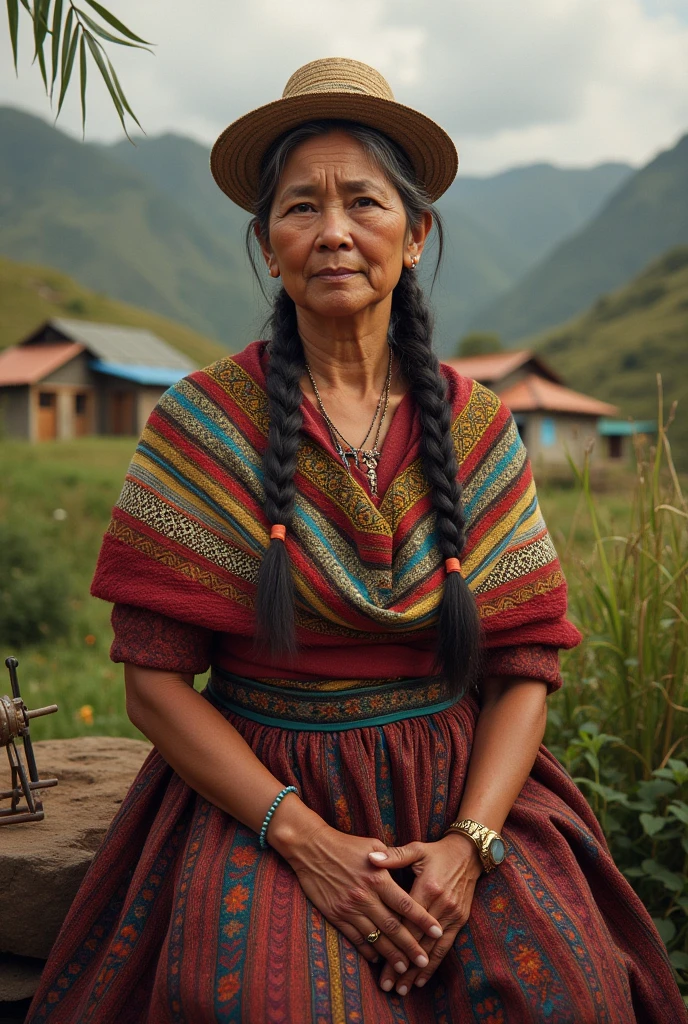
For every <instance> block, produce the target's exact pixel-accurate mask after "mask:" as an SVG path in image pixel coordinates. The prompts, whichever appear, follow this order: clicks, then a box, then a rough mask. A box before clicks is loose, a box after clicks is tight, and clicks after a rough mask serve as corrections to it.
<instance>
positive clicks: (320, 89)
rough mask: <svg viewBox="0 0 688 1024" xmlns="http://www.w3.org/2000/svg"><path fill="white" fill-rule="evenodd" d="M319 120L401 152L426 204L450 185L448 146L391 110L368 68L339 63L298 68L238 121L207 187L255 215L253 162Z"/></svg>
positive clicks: (401, 111) (430, 129)
mask: <svg viewBox="0 0 688 1024" xmlns="http://www.w3.org/2000/svg"><path fill="white" fill-rule="evenodd" d="M320 118H336V119H337V120H344V121H355V122H357V123H358V124H364V125H369V126H370V127H371V128H377V129H379V130H380V131H382V132H384V133H385V135H388V136H389V137H390V138H391V139H393V140H394V142H396V143H398V144H399V145H400V146H401V147H402V149H403V150H404V151H405V152H406V153H407V155H408V157H409V159H410V160H411V163H412V164H413V166H414V168H415V171H416V174H417V175H418V179H419V181H420V182H421V183H422V184H423V185H424V187H425V190H426V192H427V194H428V195H429V197H430V199H431V200H432V201H433V202H434V201H435V200H436V199H438V198H439V197H440V196H441V195H442V193H443V192H445V191H446V190H447V189H448V188H449V186H450V185H451V183H452V181H453V180H454V177H455V175H456V171H457V168H458V164H459V158H458V156H457V153H456V148H455V146H454V143H453V142H452V140H451V139H450V138H449V136H448V135H447V133H446V132H445V131H444V130H443V129H442V128H440V126H439V125H437V124H435V122H434V121H431V120H430V118H429V117H426V116H425V114H421V113H419V112H418V111H417V110H413V108H412V107H406V106H404V105H403V104H402V103H397V102H396V100H395V99H394V94H393V93H392V90H391V89H390V87H389V85H388V84H387V82H386V81H385V79H384V78H383V77H382V75H381V74H380V73H379V71H376V70H375V68H371V67H368V65H367V64H361V63H360V61H357V60H349V59H348V58H346V57H325V58H323V59H322V60H314V61H312V62H311V63H310V64H304V66H303V67H302V68H299V69H298V71H295V72H294V74H293V75H292V76H291V78H290V79H289V81H288V82H287V84H286V85H285V87H284V92H283V93H282V99H281V100H274V101H273V102H272V103H266V104H265V106H262V107H258V108H257V109H256V110H252V111H250V112H249V113H248V114H244V116H243V117H240V118H239V120H238V121H234V122H233V123H232V124H230V126H229V127H228V128H225V130H224V131H223V132H222V134H221V135H220V137H219V138H218V139H217V141H216V143H215V145H214V146H213V149H212V152H211V154H210V169H211V171H212V173H213V177H214V178H215V181H216V182H217V184H218V185H219V186H220V188H221V189H222V191H223V192H225V193H226V194H227V195H228V196H229V198H230V199H233V200H234V202H235V203H237V204H238V205H239V206H241V207H243V209H244V210H249V211H250V212H251V213H253V212H254V211H255V200H256V192H257V189H258V176H259V173H260V163H261V160H262V158H263V156H264V154H265V152H266V150H267V149H268V147H269V146H270V145H271V143H273V142H274V141H275V139H277V138H278V137H279V136H280V135H282V134H283V133H284V132H286V131H288V130H289V129H290V128H295V127H296V126H297V125H299V124H303V123H304V121H311V120H315V119H320Z"/></svg>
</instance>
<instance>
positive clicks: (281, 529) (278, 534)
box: [270, 523, 287, 543]
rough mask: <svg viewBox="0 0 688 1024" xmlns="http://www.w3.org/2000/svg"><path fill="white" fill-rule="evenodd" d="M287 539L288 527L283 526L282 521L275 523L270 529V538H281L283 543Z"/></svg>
mask: <svg viewBox="0 0 688 1024" xmlns="http://www.w3.org/2000/svg"><path fill="white" fill-rule="evenodd" d="M286 539H287V528H286V526H282V524H281V523H275V525H274V526H273V527H272V529H271V530H270V540H281V541H282V543H284V541H285V540H286Z"/></svg>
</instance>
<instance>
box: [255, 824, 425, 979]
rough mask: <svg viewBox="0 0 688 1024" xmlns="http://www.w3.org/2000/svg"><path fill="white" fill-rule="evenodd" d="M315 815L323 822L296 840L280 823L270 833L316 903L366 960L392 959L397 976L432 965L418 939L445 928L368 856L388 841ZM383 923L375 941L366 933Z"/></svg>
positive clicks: (391, 967) (390, 967)
mask: <svg viewBox="0 0 688 1024" xmlns="http://www.w3.org/2000/svg"><path fill="white" fill-rule="evenodd" d="M313 817H314V818H315V819H317V823H315V822H314V824H313V827H312V828H311V829H308V830H307V832H304V831H301V834H300V835H299V836H298V838H297V839H296V840H295V841H294V840H292V841H291V842H285V841H284V839H280V838H278V830H277V829H275V831H274V833H273V835H272V837H271V839H270V842H271V845H273V846H275V848H276V849H277V850H278V852H280V853H281V854H282V855H283V856H284V857H285V858H286V860H287V861H288V862H289V864H290V865H291V867H292V868H293V869H294V871H295V872H296V876H297V878H298V880H299V883H300V884H301V888H302V889H303V891H304V892H305V894H306V896H307V897H308V899H309V900H310V901H311V903H313V904H314V905H315V906H316V907H317V908H318V910H320V912H321V913H322V914H323V915H324V916H325V917H326V918H327V920H328V921H329V922H330V923H331V924H333V925H334V926H335V927H336V928H338V929H339V931H341V932H342V933H343V934H344V935H345V936H346V937H347V938H348V939H349V940H350V941H351V942H352V943H353V944H354V945H355V946H356V947H357V949H358V950H359V952H360V953H361V954H362V955H363V956H364V957H365V958H366V960H370V961H371V962H373V963H374V962H375V961H376V960H377V959H378V958H379V957H383V958H384V959H386V960H387V961H388V963H387V965H386V969H387V970H389V973H390V975H391V976H396V977H398V976H399V974H403V973H404V972H406V971H407V969H408V967H409V965H414V967H415V966H418V967H424V966H427V965H428V962H429V961H428V956H427V954H426V952H425V950H424V949H423V948H422V946H421V944H420V942H419V941H418V940H419V938H420V939H422V938H423V937H425V938H427V939H428V940H429V942H430V944H431V945H432V944H433V943H434V942H436V941H437V938H438V937H440V936H441V934H442V929H441V928H440V926H439V923H438V921H437V920H436V919H435V918H434V917H433V916H432V915H431V914H429V913H428V911H427V910H426V909H425V908H424V907H422V906H421V905H420V904H419V903H417V902H416V900H415V899H413V898H412V897H411V896H410V895H409V893H407V892H406V891H405V890H404V889H402V888H401V886H399V885H397V883H396V882H395V881H394V880H393V879H392V877H391V876H390V874H389V872H388V871H386V870H384V868H380V867H377V866H375V865H374V862H373V861H371V860H369V859H368V854H369V853H370V852H371V851H375V850H377V851H379V852H384V853H385V854H386V853H387V847H386V846H385V844H384V843H382V842H380V841H379V840H378V839H366V838H365V837H361V836H352V835H348V834H347V833H344V832H338V831H337V830H336V829H334V828H331V827H330V826H329V825H327V824H326V823H325V822H323V820H322V819H321V818H318V817H317V815H314V816H313ZM402 919H403V921H402ZM377 928H379V929H380V931H381V932H382V934H381V935H380V938H379V939H377V941H376V942H375V945H374V946H373V945H372V944H371V943H369V942H368V941H367V940H366V936H367V935H369V934H370V933H371V932H374V931H375V930H376V929H377ZM411 928H413V930H414V932H413V934H412V933H411V930H410V929H411ZM395 972H396V974H395ZM390 987H391V986H390Z"/></svg>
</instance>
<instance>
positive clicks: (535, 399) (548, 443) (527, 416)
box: [447, 349, 654, 469]
mask: <svg viewBox="0 0 688 1024" xmlns="http://www.w3.org/2000/svg"><path fill="white" fill-rule="evenodd" d="M447 362H448V363H449V364H450V366H453V367H454V369H455V370H458V372H459V373H461V374H463V375H464V376H465V377H472V378H473V379H474V380H477V381H479V382H480V383H481V384H484V385H485V386H486V387H488V388H490V390H491V391H494V392H495V393H496V394H498V395H499V397H500V398H501V400H502V401H503V402H504V404H505V405H506V406H507V408H508V409H509V410H510V411H511V413H512V414H513V417H514V420H515V422H516V426H517V427H518V430H519V433H520V435H521V437H522V438H523V443H524V444H525V446H526V448H527V450H528V454H529V456H530V459H531V462H532V463H533V466H535V467H536V468H537V469H558V468H563V467H565V466H566V465H567V463H568V456H570V457H571V458H572V459H573V460H574V462H576V463H577V464H578V465H580V464H581V462H582V461H583V458H584V455H585V451H586V448H587V447H588V446H589V444H590V442H591V441H595V442H596V443H595V446H594V448H593V458H595V459H597V460H600V459H607V458H608V459H621V458H623V457H624V455H625V454H626V448H625V443H624V439H625V438H627V437H630V435H631V434H633V433H637V432H638V428H639V427H641V426H643V427H644V428H645V430H646V431H647V432H649V430H650V428H653V427H654V425H653V424H631V423H627V422H625V421H623V420H617V419H615V418H614V417H616V416H617V415H618V409H617V407H616V406H615V405H610V404H609V403H608V402H600V401H599V400H598V399H597V398H590V397H589V396H588V395H582V394H580V392H578V391H572V390H571V389H570V388H567V387H565V385H564V383H563V381H562V379H561V377H560V376H559V375H558V374H557V373H555V371H554V370H553V369H552V368H551V367H550V366H548V365H547V363H545V362H544V361H543V360H542V359H541V358H540V356H538V355H537V354H536V353H534V352H532V351H530V350H528V349H521V350H518V351H514V352H496V353H493V354H490V355H477V356H470V357H467V358H464V359H449V360H447Z"/></svg>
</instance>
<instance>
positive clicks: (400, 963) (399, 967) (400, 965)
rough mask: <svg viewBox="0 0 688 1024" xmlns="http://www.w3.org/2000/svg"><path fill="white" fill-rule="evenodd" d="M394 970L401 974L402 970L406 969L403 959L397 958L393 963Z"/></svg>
mask: <svg viewBox="0 0 688 1024" xmlns="http://www.w3.org/2000/svg"><path fill="white" fill-rule="evenodd" d="M394 970H395V971H397V973H398V974H403V973H404V971H405V970H406V964H405V963H404V961H403V960H397V962H396V963H395V965H394Z"/></svg>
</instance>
